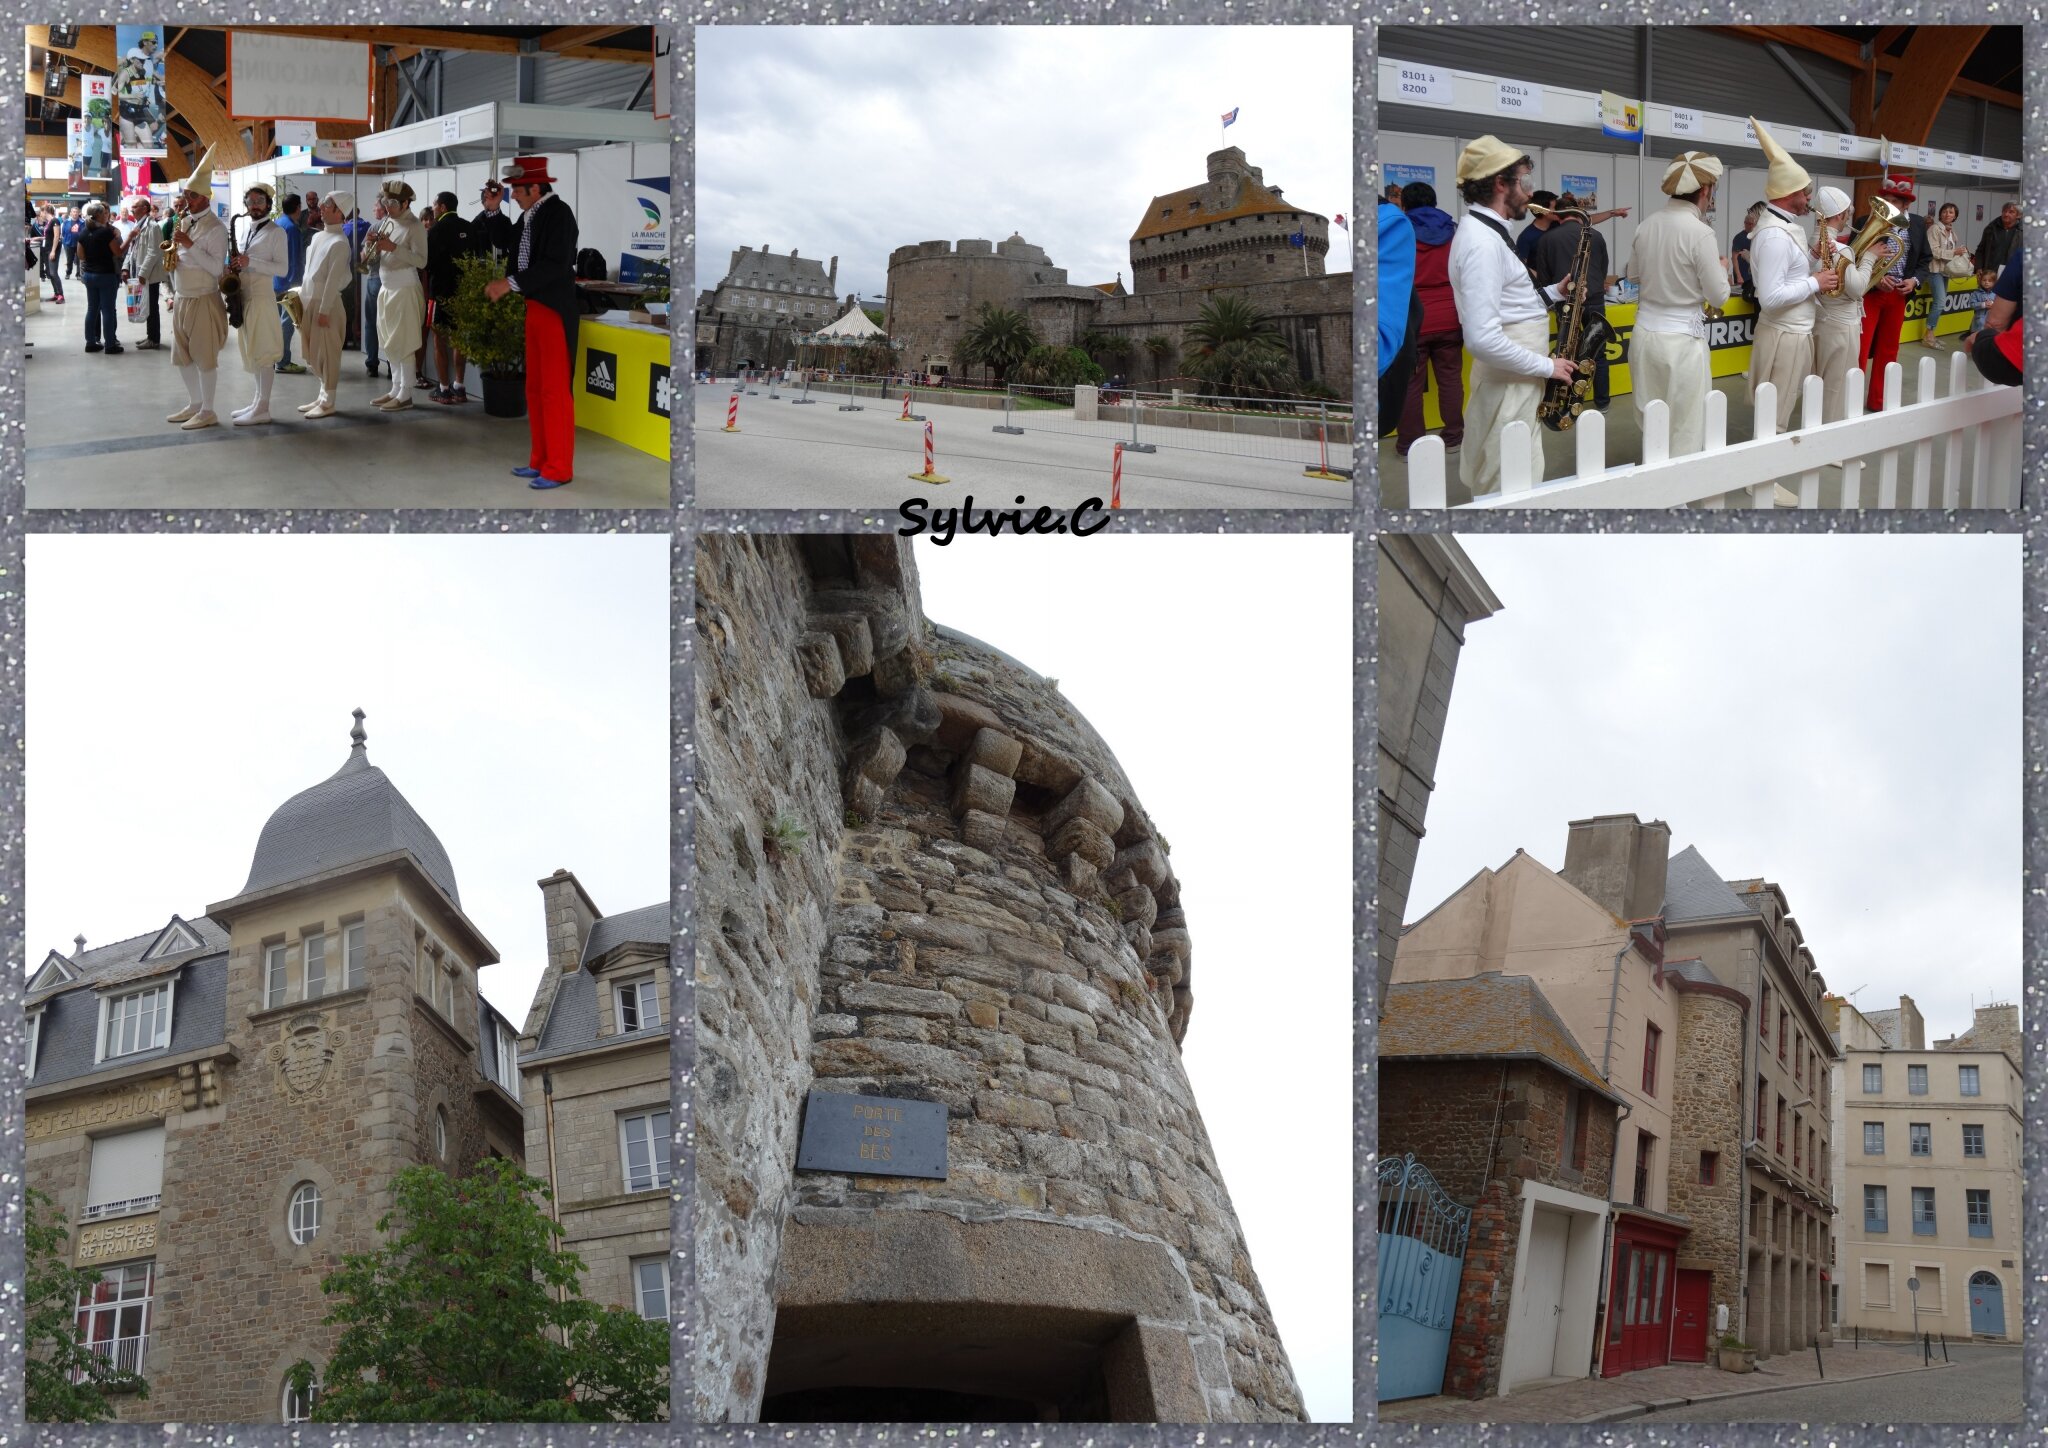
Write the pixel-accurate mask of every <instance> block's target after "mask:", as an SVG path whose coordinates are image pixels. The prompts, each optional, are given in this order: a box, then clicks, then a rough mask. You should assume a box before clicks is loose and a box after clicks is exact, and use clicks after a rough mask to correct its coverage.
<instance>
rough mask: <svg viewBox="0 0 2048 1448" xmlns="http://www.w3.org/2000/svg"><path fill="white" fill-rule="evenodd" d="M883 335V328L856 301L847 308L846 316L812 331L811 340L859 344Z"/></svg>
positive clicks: (827, 343)
mask: <svg viewBox="0 0 2048 1448" xmlns="http://www.w3.org/2000/svg"><path fill="white" fill-rule="evenodd" d="M882 335H883V333H882V329H881V328H880V327H877V326H876V325H875V322H874V319H873V318H872V317H870V316H869V315H868V314H867V313H866V312H864V311H862V310H861V308H860V303H858V302H855V303H854V304H853V305H852V306H850V307H848V308H847V309H846V315H845V316H843V317H840V318H838V319H837V320H835V321H833V322H831V323H829V324H827V325H826V326H823V327H820V328H818V330H817V331H815V332H813V333H811V340H812V341H813V342H821V343H824V344H826V345H831V344H833V343H840V344H851V345H854V346H858V345H859V344H860V343H862V342H867V341H872V340H874V339H875V338H878V337H880V336H882Z"/></svg>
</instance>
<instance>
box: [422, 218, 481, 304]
mask: <svg viewBox="0 0 2048 1448" xmlns="http://www.w3.org/2000/svg"><path fill="white" fill-rule="evenodd" d="M473 249H474V248H473V247H472V246H471V244H470V230H469V223H468V222H467V221H464V220H463V219H462V218H461V217H460V216H458V215H457V214H456V213H454V212H453V211H451V212H449V213H448V214H447V215H446V216H443V217H442V218H441V219H440V220H438V221H436V222H435V223H434V224H433V225H432V226H430V227H428V228H427V294H428V295H429V296H432V297H441V298H446V297H452V296H454V295H455V287H456V283H457V282H459V281H460V280H461V275H460V274H459V273H458V272H457V271H456V270H455V263H456V261H457V260H459V259H460V258H462V257H465V256H469V255H470V254H471V253H472V251H473Z"/></svg>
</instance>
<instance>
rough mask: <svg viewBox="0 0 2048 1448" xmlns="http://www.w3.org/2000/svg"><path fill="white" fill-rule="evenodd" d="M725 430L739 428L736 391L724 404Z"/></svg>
mask: <svg viewBox="0 0 2048 1448" xmlns="http://www.w3.org/2000/svg"><path fill="white" fill-rule="evenodd" d="M725 430H726V431H727V432H738V431H739V430H740V395H739V394H738V393H737V392H735V393H734V394H733V395H732V398H731V400H730V401H728V402H727V403H726V404H725Z"/></svg>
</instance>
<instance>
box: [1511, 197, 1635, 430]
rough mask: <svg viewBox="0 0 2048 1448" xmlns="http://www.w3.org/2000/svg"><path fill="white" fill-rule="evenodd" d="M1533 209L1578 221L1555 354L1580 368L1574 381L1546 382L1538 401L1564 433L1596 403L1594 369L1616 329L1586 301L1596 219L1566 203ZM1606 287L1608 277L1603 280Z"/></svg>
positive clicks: (1541, 417) (1542, 415)
mask: <svg viewBox="0 0 2048 1448" xmlns="http://www.w3.org/2000/svg"><path fill="white" fill-rule="evenodd" d="M1529 209H1530V210H1531V211H1541V212H1542V213H1543V214H1544V215H1546V216H1553V217H1556V218H1558V219H1559V220H1563V219H1564V218H1565V217H1568V216H1576V217H1577V218H1578V219H1579V245H1578V249H1577V250H1576V251H1575V252H1573V253H1572V269H1571V283H1572V284H1571V290H1570V291H1569V292H1567V293H1566V294H1565V299H1564V300H1563V301H1562V302H1560V303H1558V308H1557V350H1556V351H1555V352H1553V353H1552V354H1551V355H1552V356H1553V357H1568V358H1570V359H1571V361H1572V363H1573V364H1574V366H1575V367H1576V368H1577V369H1578V370H1576V371H1574V372H1573V373H1572V376H1571V380H1570V381H1568V382H1560V381H1558V380H1557V379H1556V378H1555V377H1553V378H1551V379H1550V381H1548V382H1546V383H1545V384H1544V385H1543V400H1542V401H1541V402H1539V403H1537V404H1536V417H1537V420H1538V421H1540V422H1541V423H1542V424H1543V425H1544V426H1545V427H1547V428H1549V429H1550V430H1551V431H1552V432H1564V431H1566V430H1567V429H1569V428H1570V427H1571V426H1572V424H1573V423H1575V422H1577V421H1578V420H1579V414H1580V413H1582V412H1584V411H1585V410H1586V409H1587V408H1588V407H1590V406H1592V404H1593V370H1594V364H1595V363H1596V362H1597V361H1598V359H1599V357H1600V354H1601V353H1603V352H1605V351H1606V350H1607V344H1608V342H1609V341H1610V340H1612V339H1613V337H1614V328H1613V327H1611V326H1609V325H1608V323H1607V319H1606V318H1605V317H1602V316H1594V315H1589V314H1588V312H1587V310H1586V308H1585V306H1584V300H1585V296H1586V286H1587V282H1588V278H1587V276H1586V270H1587V268H1588V267H1589V266H1590V265H1591V263H1592V260H1593V222H1592V220H1591V218H1589V217H1588V216H1587V215H1586V213H1585V212H1584V211H1583V210H1580V209H1578V208H1576V207H1567V208H1565V209H1564V210H1562V211H1552V210H1551V209H1549V208H1548V207H1544V206H1531V207H1530V208H1529ZM1600 284H1601V286H1602V287H1603V288H1604V287H1605V286H1606V284H1607V278H1605V277H1602V278H1600Z"/></svg>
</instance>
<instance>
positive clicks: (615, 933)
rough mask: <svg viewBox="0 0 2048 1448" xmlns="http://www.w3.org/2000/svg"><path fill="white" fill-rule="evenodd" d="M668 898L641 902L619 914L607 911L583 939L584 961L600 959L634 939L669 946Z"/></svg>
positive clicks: (649, 943) (643, 942) (632, 941)
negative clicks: (650, 902) (656, 902)
mask: <svg viewBox="0 0 2048 1448" xmlns="http://www.w3.org/2000/svg"><path fill="white" fill-rule="evenodd" d="M668 940H669V936H668V901H666V900H664V901H662V902H661V903H660V904H659V905H643V906H641V907H640V908H639V909H638V910H628V911H626V912H625V913H624V914H620V915H607V916H605V917H604V919H602V920H600V921H598V922H597V924H595V925H593V926H591V927H590V939H589V940H587V941H585V942H584V943H583V962H584V964H585V965H588V964H589V963H590V962H591V961H593V960H600V959H602V958H603V957H605V956H606V955H609V954H610V953H611V952H612V951H614V950H616V949H618V948H619V947H620V946H621V945H626V944H629V943H634V942H637V943H639V944H642V945H658V946H660V947H661V948H662V949H664V950H666V949H667V948H668Z"/></svg>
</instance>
